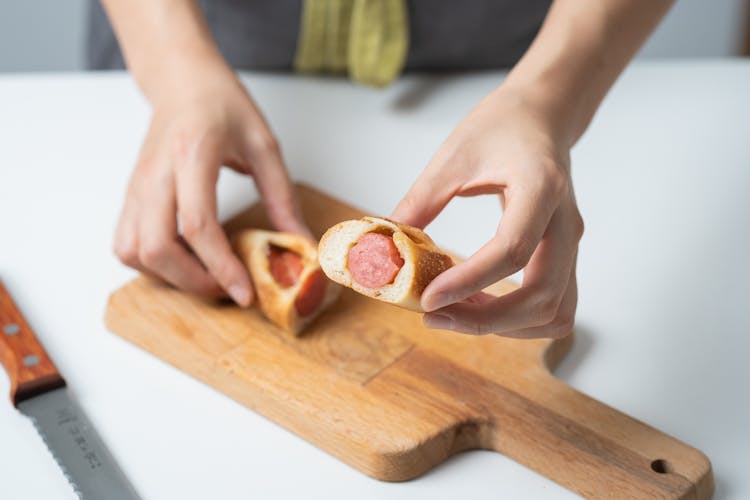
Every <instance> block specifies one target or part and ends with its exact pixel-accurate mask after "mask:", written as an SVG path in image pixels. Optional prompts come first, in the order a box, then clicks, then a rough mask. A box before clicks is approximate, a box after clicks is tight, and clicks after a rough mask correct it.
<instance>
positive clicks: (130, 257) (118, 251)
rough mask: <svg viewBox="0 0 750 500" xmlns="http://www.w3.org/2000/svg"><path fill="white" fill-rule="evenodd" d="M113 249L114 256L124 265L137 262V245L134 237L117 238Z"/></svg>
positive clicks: (133, 264)
mask: <svg viewBox="0 0 750 500" xmlns="http://www.w3.org/2000/svg"><path fill="white" fill-rule="evenodd" d="M113 251H114V253H115V256H117V258H118V259H119V260H120V262H122V263H123V264H125V265H126V266H131V267H132V266H135V265H137V264H138V246H137V244H136V241H135V239H134V238H117V239H116V240H115V243H114V247H113Z"/></svg>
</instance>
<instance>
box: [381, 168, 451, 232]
mask: <svg viewBox="0 0 750 500" xmlns="http://www.w3.org/2000/svg"><path fill="white" fill-rule="evenodd" d="M442 162H443V160H442V155H441V153H438V155H436V157H435V158H434V159H433V160H431V161H430V163H429V164H428V165H427V167H425V169H424V170H423V171H422V173H421V174H420V175H419V177H417V180H416V181H414V184H412V186H411V187H410V188H409V191H407V193H406V195H404V197H403V199H402V200H401V201H400V202H399V204H398V205H397V206H396V209H395V210H394V211H393V212H392V213H391V215H390V218H391V219H393V220H395V221H396V222H400V223H402V224H408V225H410V226H415V227H418V228H421V229H424V227H425V226H427V225H428V224H429V223H430V222H432V221H433V220H434V219H435V217H437V215H438V214H439V213H440V212H441V211H442V210H443V209H444V208H445V206H446V205H447V204H448V202H449V201H450V200H451V199H452V198H453V197H454V196H456V194H457V193H458V191H459V189H460V181H459V180H458V179H445V178H444V177H445V176H443V175H442V172H444V171H445V167H444V166H443V164H442ZM451 171H452V172H456V171H457V169H451Z"/></svg>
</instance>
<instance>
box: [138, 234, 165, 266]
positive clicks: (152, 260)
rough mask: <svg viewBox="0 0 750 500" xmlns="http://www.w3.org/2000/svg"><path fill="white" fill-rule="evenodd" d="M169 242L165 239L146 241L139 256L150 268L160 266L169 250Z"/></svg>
mask: <svg viewBox="0 0 750 500" xmlns="http://www.w3.org/2000/svg"><path fill="white" fill-rule="evenodd" d="M168 248H169V246H168V244H167V242H165V241H161V240H154V241H146V242H144V243H143V245H141V248H140V250H139V252H138V257H139V259H140V261H141V262H142V263H143V265H144V266H146V267H148V268H154V267H159V266H160V265H161V264H162V263H163V262H164V258H165V257H166V255H167V252H168Z"/></svg>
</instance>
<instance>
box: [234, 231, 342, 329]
mask: <svg viewBox="0 0 750 500" xmlns="http://www.w3.org/2000/svg"><path fill="white" fill-rule="evenodd" d="M233 246H234V249H235V251H236V252H237V254H238V255H239V257H240V259H241V260H242V261H243V262H244V263H245V265H246V266H247V268H248V270H249V271H250V277H251V278H252V280H253V284H254V286H255V291H256V294H257V299H258V303H259V305H260V309H261V311H263V314H265V316H266V317H267V318H268V319H270V320H271V321H272V322H274V323H276V324H277V325H278V326H280V327H281V328H283V329H284V330H286V331H288V332H290V333H292V334H294V335H299V334H300V333H301V332H302V330H303V329H304V327H305V326H307V325H308V324H309V323H310V322H311V321H312V320H313V319H315V318H316V317H317V316H318V315H319V314H320V313H321V312H322V311H323V310H324V309H326V308H327V307H329V306H330V305H331V304H333V303H334V302H335V301H336V299H337V298H338V296H339V294H340V292H341V287H339V286H338V285H336V284H335V283H331V282H330V281H329V280H328V279H327V278H326V276H325V274H323V271H322V270H321V269H320V265H319V264H318V250H317V248H316V246H315V243H314V242H312V241H310V240H308V239H307V238H305V237H304V236H301V235H298V234H292V233H279V232H274V231H265V230H261V229H247V230H244V231H241V232H239V233H237V234H236V235H234V237H233Z"/></svg>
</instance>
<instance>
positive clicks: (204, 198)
mask: <svg viewBox="0 0 750 500" xmlns="http://www.w3.org/2000/svg"><path fill="white" fill-rule="evenodd" d="M192 76H193V77H194V78H191V79H190V80H189V81H183V82H181V84H178V85H171V86H170V88H169V89H168V90H167V91H165V92H163V93H162V94H160V95H159V96H158V97H157V98H154V99H152V104H153V107H154V112H153V117H152V120H151V125H150V128H149V131H148V134H147V137H146V139H145V141H144V144H143V147H142V150H141V153H140V157H139V159H138V163H137V165H136V168H135V171H134V173H133V175H132V178H131V180H130V184H129V186H128V191H127V195H126V198H125V203H124V206H123V209H122V213H121V215H120V220H119V223H118V225H117V230H116V235H115V243H114V250H115V253H116V255H117V256H118V257H119V259H120V260H121V261H122V262H124V263H125V264H127V265H129V266H131V267H133V268H136V269H138V270H140V271H142V272H144V273H147V274H150V275H152V276H157V277H159V278H162V279H163V280H165V281H167V282H169V283H171V284H172V285H174V286H177V287H178V288H181V289H184V290H187V291H190V292H194V293H198V294H203V295H211V296H218V295H223V294H224V293H228V294H229V296H230V297H231V298H232V299H233V300H234V301H235V302H237V303H238V304H240V305H242V306H247V305H249V304H250V303H251V302H252V300H253V296H254V293H253V289H252V286H251V281H250V278H249V276H248V273H247V270H246V269H245V266H244V265H243V264H242V263H241V262H240V260H239V259H238V258H237V257H236V256H235V255H234V253H233V252H232V249H231V246H230V243H229V241H228V240H227V237H226V235H225V234H224V232H223V230H222V228H221V226H220V225H219V222H218V220H217V209H216V181H217V179H218V175H219V169H220V168H221V166H222V165H226V166H229V167H231V168H233V169H234V170H236V171H238V172H241V173H244V174H248V175H251V176H253V178H254V180H255V184H256V186H257V188H258V191H259V193H260V196H261V198H262V200H263V202H264V204H265V207H266V210H267V212H268V215H269V218H270V219H271V222H272V223H273V225H274V226H275V227H276V228H277V229H279V230H282V231H291V232H298V233H302V234H305V235H308V236H309V235H310V233H309V230H308V229H307V228H306V226H305V225H304V222H303V219H302V217H301V214H300V211H299V209H298V206H297V201H296V197H295V195H294V192H293V189H292V186H291V184H290V180H289V176H288V174H287V171H286V168H285V166H284V162H283V160H282V158H281V153H280V150H279V146H278V143H277V142H276V140H275V138H274V136H273V134H272V133H271V131H270V130H269V128H268V125H267V124H266V122H265V120H264V119H263V117H262V116H261V113H260V112H259V111H258V109H257V108H256V106H255V104H254V103H253V102H252V100H251V98H250V96H249V95H248V94H247V92H246V91H245V89H244V88H243V87H242V85H241V83H240V82H239V81H238V80H237V78H236V77H235V75H234V74H233V73H232V72H231V71H230V70H229V69H228V68H227V69H226V71H223V70H217V71H214V70H213V69H212V70H211V71H206V72H204V74H194V75H192Z"/></svg>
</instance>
